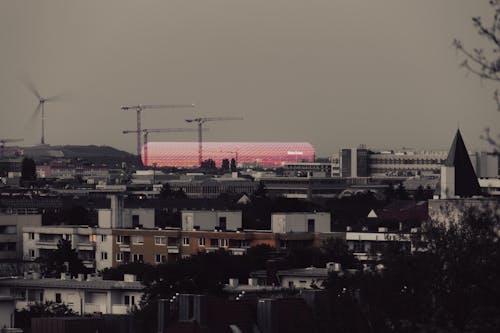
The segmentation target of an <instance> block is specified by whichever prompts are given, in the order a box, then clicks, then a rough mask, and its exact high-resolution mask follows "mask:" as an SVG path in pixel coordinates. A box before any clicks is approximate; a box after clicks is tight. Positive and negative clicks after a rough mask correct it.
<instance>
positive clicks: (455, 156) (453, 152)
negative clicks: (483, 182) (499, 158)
mask: <svg viewBox="0 0 500 333" xmlns="http://www.w3.org/2000/svg"><path fill="white" fill-rule="evenodd" d="M444 165H445V166H447V167H455V195H458V196H461V197H471V196H473V195H480V194H481V187H480V186H479V182H478V180H477V176H476V173H475V172H474V168H473V167H472V163H471V161H470V157H469V153H468V152H467V148H465V143H464V140H463V139H462V134H461V133H460V130H459V129H457V134H456V135H455V138H454V139H453V143H452V144H451V147H450V151H449V153H448V158H447V159H446V161H445V162H444Z"/></svg>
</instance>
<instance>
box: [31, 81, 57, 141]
mask: <svg viewBox="0 0 500 333" xmlns="http://www.w3.org/2000/svg"><path fill="white" fill-rule="evenodd" d="M25 85H26V88H28V90H29V91H30V92H31V93H32V94H33V95H34V96H35V97H36V99H37V100H38V105H37V107H36V109H35V111H34V112H33V115H32V118H34V117H36V116H37V115H38V113H41V118H42V137H41V139H40V144H42V145H44V144H45V103H47V102H49V103H51V102H56V101H58V100H60V98H61V95H54V96H51V97H42V95H40V93H39V92H38V90H37V89H36V87H35V85H34V84H33V82H31V81H27V82H25Z"/></svg>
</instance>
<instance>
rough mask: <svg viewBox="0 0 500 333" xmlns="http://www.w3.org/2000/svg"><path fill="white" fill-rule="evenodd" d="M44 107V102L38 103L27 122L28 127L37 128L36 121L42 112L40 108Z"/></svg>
mask: <svg viewBox="0 0 500 333" xmlns="http://www.w3.org/2000/svg"><path fill="white" fill-rule="evenodd" d="M41 108H42V103H38V106H37V107H36V108H35V111H33V113H32V114H31V115H30V117H29V119H28V121H27V123H26V129H30V130H32V129H34V128H35V122H36V118H37V116H38V114H39V113H40V109H41Z"/></svg>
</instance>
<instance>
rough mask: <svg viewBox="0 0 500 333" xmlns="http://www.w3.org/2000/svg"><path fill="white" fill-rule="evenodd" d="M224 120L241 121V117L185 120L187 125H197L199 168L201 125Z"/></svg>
mask: <svg viewBox="0 0 500 333" xmlns="http://www.w3.org/2000/svg"><path fill="white" fill-rule="evenodd" d="M224 120H243V117H204V118H193V119H186V121H187V122H188V123H198V163H199V165H200V167H201V163H202V162H203V140H202V136H201V132H202V131H203V124H204V123H206V122H207V121H224Z"/></svg>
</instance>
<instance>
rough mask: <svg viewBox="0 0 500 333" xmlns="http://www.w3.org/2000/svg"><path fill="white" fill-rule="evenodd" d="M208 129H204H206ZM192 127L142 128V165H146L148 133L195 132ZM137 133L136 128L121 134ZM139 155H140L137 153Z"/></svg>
mask: <svg viewBox="0 0 500 333" xmlns="http://www.w3.org/2000/svg"><path fill="white" fill-rule="evenodd" d="M207 130H208V129H204V131H207ZM195 131H196V129H193V128H144V129H143V130H142V131H141V132H142V135H143V142H144V143H143V144H144V165H145V166H147V165H148V136H149V133H168V132H195ZM129 133H137V130H126V131H123V134H129ZM139 156H140V155H139Z"/></svg>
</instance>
